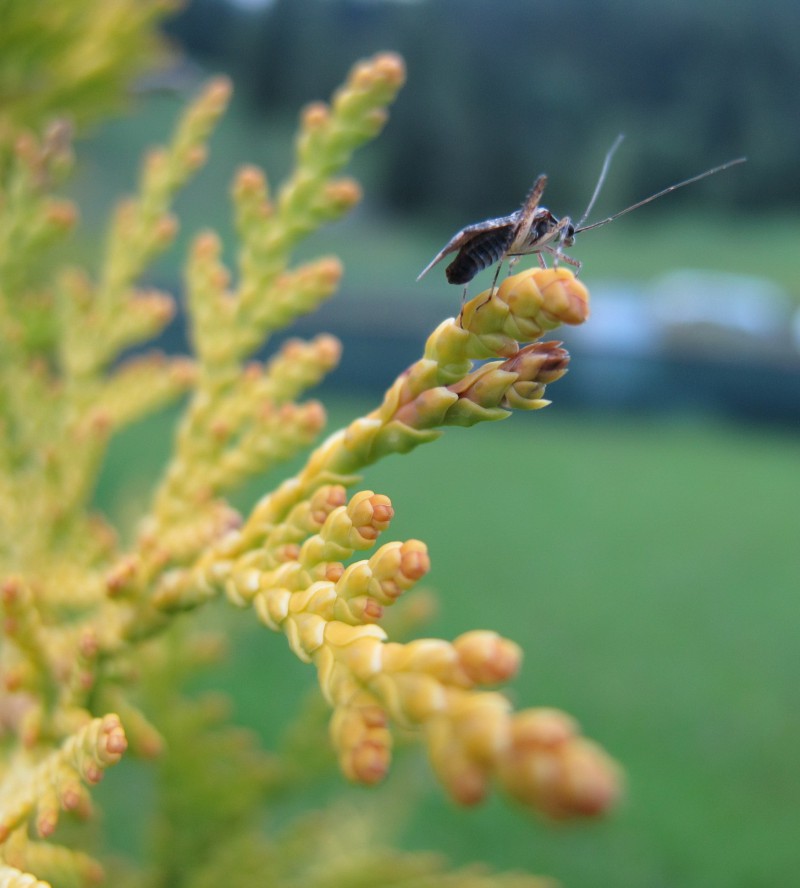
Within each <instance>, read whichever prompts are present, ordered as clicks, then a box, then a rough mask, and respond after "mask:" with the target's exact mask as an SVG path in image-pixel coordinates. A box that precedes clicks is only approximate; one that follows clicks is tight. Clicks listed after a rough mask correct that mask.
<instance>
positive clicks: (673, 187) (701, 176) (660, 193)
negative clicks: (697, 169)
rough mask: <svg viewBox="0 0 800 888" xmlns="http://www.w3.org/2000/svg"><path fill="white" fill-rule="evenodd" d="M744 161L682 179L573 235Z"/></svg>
mask: <svg viewBox="0 0 800 888" xmlns="http://www.w3.org/2000/svg"><path fill="white" fill-rule="evenodd" d="M609 153H610V152H609ZM606 160H608V158H606ZM746 160H747V158H746V157H737V158H735V159H734V160H729V161H728V162H727V163H723V164H720V166H716V167H713V168H712V169H710V170H706V171H705V172H704V173H698V174H697V175H696V176H692V177H691V179H684V180H683V181H682V182H678V183H677V184H675V185H670V186H669V188H664V189H663V190H662V191H658V192H656V193H655V194H651V195H650V197H646V198H645V199H644V200H640V201H639V202H638V203H635V204H633V205H632V206H629V207H626V208H625V209H624V210H620V211H619V212H618V213H614V215H613V216H609V217H608V218H607V219H601V220H600V221H599V222H592V224H591V225H583V226H581V225H578V227H577V228H576V229H575V234H578V232H580V231H589V230H591V229H592V228H599V227H600V226H601V225H607V224H608V223H609V222H613V221H614V219H619V217H620V216H624V215H625V214H626V213H630V212H632V211H633V210H638V209H639V207H643V206H644V205H645V204H649V203H651V202H652V201H654V200H658V198H659V197H664V195H665V194H669V193H670V191H677V190H678V188H683V186H684V185H691V184H692V182H699V181H700V180H701V179H706V178H708V176H713V175H715V174H716V173H721V172H722V171H723V170H727V169H730V167H734V166H738V165H739V164H740V163H744V162H745V161H746ZM604 170H605V167H604ZM601 178H602V177H601ZM592 200H594V198H592ZM584 218H585V217H584ZM581 221H583V220H581Z"/></svg>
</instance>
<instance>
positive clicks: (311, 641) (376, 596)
mask: <svg viewBox="0 0 800 888" xmlns="http://www.w3.org/2000/svg"><path fill="white" fill-rule="evenodd" d="M587 313H588V293H587V291H586V289H585V288H584V287H583V285H582V284H580V283H579V282H578V281H577V280H576V279H575V278H574V276H573V275H572V274H571V272H569V271H567V270H564V269H550V270H543V269H533V270H530V271H526V272H522V273H520V274H518V275H515V276H514V277H510V278H508V279H506V280H505V281H504V282H503V284H502V285H501V287H500V288H499V290H498V291H497V292H496V293H494V294H493V295H491V296H490V295H489V293H482V294H480V295H478V296H476V297H475V299H473V300H472V301H471V302H470V303H468V304H467V305H466V306H465V308H464V311H463V312H462V314H461V316H460V317H459V318H458V319H454V318H451V319H449V320H447V321H444V322H443V323H442V324H441V325H440V326H439V327H438V328H437V330H436V331H434V333H433V334H432V335H431V337H430V338H429V340H428V343H427V345H426V349H425V356H424V357H423V358H422V359H421V360H420V361H418V362H417V363H415V364H413V365H412V366H411V367H410V368H408V370H406V372H405V373H403V374H401V376H400V377H398V379H397V381H396V382H395V384H394V385H393V386H392V387H391V388H390V390H389V392H388V393H387V395H386V398H385V399H384V402H383V404H382V405H381V406H380V407H379V408H378V409H377V410H376V411H374V412H373V413H371V414H369V415H368V416H366V417H364V418H362V419H358V420H356V421H355V422H353V423H352V424H351V425H350V426H349V427H348V428H346V429H344V430H342V431H341V432H338V433H336V434H334V435H333V436H331V437H330V438H329V439H328V440H327V441H326V442H324V443H323V444H322V445H320V447H319V448H318V449H317V450H316V451H315V452H314V453H313V454H312V455H311V457H310V458H309V460H308V462H307V464H306V466H305V467H304V468H303V469H302V470H301V471H300V473H298V475H297V476H296V477H294V478H292V479H290V480H289V481H287V482H285V483H284V484H283V485H282V486H281V487H280V488H278V490H277V491H275V492H274V493H273V494H270V495H268V496H267V497H265V498H264V499H263V500H262V501H261V502H260V503H258V504H257V505H256V507H255V508H254V509H253V512H252V513H251V515H250V517H249V518H248V519H247V520H246V521H245V522H244V524H243V526H242V527H241V528H239V529H236V530H232V531H231V532H230V533H229V534H228V535H227V536H226V537H224V538H223V539H222V540H221V541H220V542H219V543H218V544H217V545H215V546H211V547H210V548H209V549H208V550H207V551H206V552H205V553H204V555H203V556H201V558H200V559H199V560H198V562H197V563H196V564H195V565H194V566H193V567H192V568H190V569H187V570H176V571H172V572H170V573H169V574H167V575H166V576H165V577H164V579H163V580H162V582H161V584H160V586H159V587H158V589H157V591H156V595H155V597H154V599H153V604H154V605H155V606H156V607H157V608H159V609H162V610H167V611H169V610H173V609H184V608H191V607H195V606H197V605H198V604H200V603H201V602H203V601H205V600H207V599H208V598H210V597H212V596H214V595H216V594H217V593H218V592H220V591H224V593H225V594H226V595H227V597H228V598H229V599H230V600H231V601H232V602H233V603H234V604H236V605H237V606H240V607H248V606H252V607H254V609H255V611H256V613H257V615H258V617H259V619H260V620H261V621H262V622H263V623H264V624H265V625H266V626H268V627H269V628H271V629H273V630H276V631H281V632H283V633H284V634H285V635H286V637H287V640H288V642H289V645H290V647H291V649H292V650H293V651H294V653H295V654H296V655H297V656H298V657H299V658H300V659H302V660H304V661H306V662H309V663H314V664H315V666H316V667H317V670H318V674H319V681H320V685H321V687H322V690H323V692H324V694H325V696H326V698H327V699H328V701H329V702H330V704H331V705H332V707H333V717H332V721H331V736H332V739H333V742H334V745H335V746H336V748H337V750H338V752H339V759H340V764H341V767H342V770H343V771H344V773H345V774H346V775H347V776H348V777H350V778H351V779H353V780H357V781H359V782H363V783H375V782H377V781H379V780H381V779H382V778H383V777H384V776H385V774H386V772H387V770H388V767H389V761H390V753H391V732H390V729H389V725H390V722H394V723H396V724H397V725H400V726H403V727H406V728H412V729H416V730H418V731H419V732H420V733H421V734H422V736H423V737H424V740H425V743H426V744H427V747H428V750H429V754H430V757H431V761H432V762H433V765H434V768H435V770H436V773H437V774H438V776H439V777H440V779H441V781H442V783H443V784H444V785H445V787H446V788H447V789H448V791H449V792H450V793H451V794H452V795H453V797H454V798H455V799H457V800H458V801H460V802H463V803H474V802H477V801H479V800H480V799H482V798H483V797H484V796H485V794H486V793H487V791H488V790H489V787H490V785H491V783H492V782H497V783H499V784H500V785H501V786H502V787H503V788H504V789H505V790H506V791H507V792H508V793H509V794H511V795H513V796H514V797H515V798H517V799H519V800H520V801H522V802H523V803H525V804H527V805H528V806H530V807H533V808H536V809H538V810H541V811H544V812H546V813H547V814H549V815H551V816H553V817H568V816H580V815H590V814H596V813H599V812H601V811H603V810H605V809H606V808H607V807H608V806H609V805H610V804H611V803H612V802H613V801H614V799H615V798H616V796H617V794H618V791H619V779H618V778H619V775H618V770H617V768H616V766H615V765H614V764H613V762H612V761H611V760H610V759H609V758H608V756H607V755H606V754H605V753H604V752H602V750H600V749H599V747H597V746H596V745H594V744H593V743H591V742H590V741H588V740H586V739H584V738H582V737H580V736H579V734H578V733H577V728H576V725H575V723H574V722H573V721H572V720H571V719H570V718H569V717H568V716H566V715H564V714H563V713H560V712H558V711H555V710H536V709H532V710H526V711H523V712H518V713H514V712H513V711H512V709H511V706H510V704H509V703H508V701H507V700H506V698H505V697H503V696H502V695H501V694H499V693H497V692H494V691H486V690H483V689H482V687H483V686H485V685H494V684H498V683H502V682H504V681H507V680H508V679H510V678H511V677H513V675H514V674H515V672H516V671H517V668H518V665H519V661H520V651H519V649H518V648H517V646H516V645H514V644H513V643H512V642H509V641H507V640H505V639H502V638H500V637H498V636H497V635H495V634H494V633H491V632H470V633H467V634H466V635H464V636H461V637H460V638H458V639H456V640H455V641H454V642H452V643H450V642H446V641H441V640H436V639H426V640H422V641H414V642H410V643H408V644H405V645H403V644H397V643H393V642H390V641H389V640H388V638H387V635H386V633H385V632H384V630H383V629H382V628H381V627H380V626H378V625H377V624H378V623H379V621H380V620H381V619H382V617H383V615H384V610H385V608H387V607H389V606H391V605H392V604H393V603H394V602H395V601H396V600H397V598H398V597H399V596H400V595H401V594H402V593H403V592H405V591H406V590H408V589H409V588H411V586H413V585H414V584H415V583H416V582H417V581H418V580H419V579H420V578H421V577H422V576H424V574H425V573H427V571H428V568H429V561H428V555H427V550H426V548H425V545H424V544H423V543H421V542H420V541H418V540H409V541H406V542H403V543H396V542H393V543H387V544H385V545H383V546H380V547H379V548H378V549H377V550H376V551H375V552H374V553H373V555H372V556H371V557H370V558H368V559H366V560H361V561H355V562H352V563H348V562H349V559H350V558H351V557H352V556H353V554H354V553H355V552H358V551H362V550H365V549H370V548H372V547H373V546H374V545H375V541H376V539H377V537H378V535H379V534H381V533H383V532H384V531H385V530H386V529H387V527H388V524H389V521H390V520H391V518H392V515H393V509H392V506H391V503H390V502H389V500H388V498H387V497H385V496H381V495H378V494H375V493H373V492H372V491H361V492H359V493H357V494H355V495H354V496H353V497H352V498H351V499H350V500H349V501H347V502H346V501H345V485H349V484H352V482H353V477H354V476H353V473H354V472H357V471H358V470H360V469H361V468H363V467H364V466H366V465H367V464H368V463H370V462H372V461H374V460H375V459H377V458H379V457H380V456H383V455H385V454H387V453H391V452H405V451H407V450H409V449H411V448H412V447H414V446H416V445H417V444H419V443H422V442H423V441H427V440H431V439H432V438H434V437H436V436H438V435H439V434H441V431H439V427H441V426H447V425H472V424H474V423H476V422H479V421H481V420H491V419H499V418H502V417H504V416H507V415H508V414H509V411H510V410H511V409H514V408H520V407H521V408H522V409H538V408H540V407H543V406H545V405H546V404H547V403H549V402H547V401H546V400H544V399H543V397H542V395H543V392H544V388H545V385H546V384H549V383H550V382H553V381H555V380H557V379H558V378H559V377H560V376H562V375H563V374H564V372H565V370H566V364H567V360H568V358H567V354H566V352H565V351H564V350H563V349H561V348H560V347H559V344H558V343H541V342H535V343H532V344H530V345H523V344H521V342H520V339H523V341H524V340H525V339H529V338H534V339H535V338H537V337H538V336H541V335H542V333H543V332H545V331H546V330H548V329H552V328H553V327H555V326H557V325H558V324H559V323H565V322H566V323H580V322H581V321H582V320H584V319H585V317H586V316H587ZM523 337H524V338H523ZM487 357H498V358H500V360H495V361H489V362H487V363H484V364H482V365H481V366H480V367H479V368H478V369H477V370H473V369H472V363H473V360H475V359H482V358H487ZM332 480H337V481H338V482H339V483H335V484H331V483H330V482H331V481H332Z"/></svg>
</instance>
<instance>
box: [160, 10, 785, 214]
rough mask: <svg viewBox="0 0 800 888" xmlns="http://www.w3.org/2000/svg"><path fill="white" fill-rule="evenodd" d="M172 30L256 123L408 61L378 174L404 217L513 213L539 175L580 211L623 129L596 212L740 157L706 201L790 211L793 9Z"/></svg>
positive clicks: (246, 19) (303, 16) (339, 18)
mask: <svg viewBox="0 0 800 888" xmlns="http://www.w3.org/2000/svg"><path fill="white" fill-rule="evenodd" d="M168 30H169V33H170V35H171V36H172V37H174V38H175V39H176V40H177V41H178V42H179V43H180V44H182V45H183V46H184V47H185V48H186V49H187V50H188V52H189V53H190V54H191V55H193V56H194V57H195V58H197V59H199V60H200V61H202V62H204V63H207V64H209V65H212V66H213V67H215V68H218V69H219V68H222V69H225V70H228V71H229V72H230V73H231V74H232V75H233V76H234V78H235V80H236V83H237V89H238V90H239V92H240V94H241V93H244V94H245V95H246V96H247V98H248V99H249V101H250V102H251V103H252V105H253V107H254V112H255V113H259V114H276V113H284V114H290V113H291V114H294V113H295V110H296V108H297V107H298V106H299V105H301V104H303V103H304V102H307V101H309V100H311V99H314V98H317V97H322V96H325V95H326V94H328V92H329V89H330V88H331V86H332V85H334V84H335V83H337V82H339V80H340V79H341V77H342V74H343V72H344V71H345V70H347V69H348V68H349V66H350V65H351V64H352V62H353V61H354V60H355V59H356V58H359V57H362V56H365V55H369V54H371V53H373V52H374V51H375V50H377V49H394V50H397V51H399V52H400V53H402V54H403V56H404V57H405V59H406V61H407V62H408V69H409V75H410V77H409V84H408V87H407V89H406V90H405V91H404V93H403V95H402V97H401V99H400V101H399V102H398V104H397V107H396V109H395V110H394V111H393V120H392V123H391V124H390V127H391V129H390V132H389V133H388V134H387V135H386V136H385V137H384V139H382V140H381V146H380V150H381V152H382V153H381V154H380V155H379V156H378V157H377V159H376V161H375V163H376V164H377V166H378V170H377V171H376V173H377V174H376V176H375V177H374V180H375V183H377V184H378V185H379V187H380V194H379V195H377V197H378V198H379V199H380V200H381V201H383V202H384V203H385V204H387V205H388V206H390V207H392V208H393V209H396V210H399V211H403V212H415V213H416V212H423V211H424V212H426V213H431V212H433V213H437V212H438V213H440V214H442V215H448V216H449V215H452V216H453V217H458V218H461V219H467V218H472V217H473V216H474V217H480V216H481V215H482V214H483V215H486V214H487V212H497V213H505V212H509V211H510V210H511V209H513V208H515V207H516V206H517V205H518V204H519V203H520V201H521V199H522V197H524V191H525V189H527V187H528V185H529V184H530V183H531V182H532V180H533V178H534V177H535V175H536V174H537V173H539V172H541V171H544V170H546V171H547V172H548V173H549V174H550V177H551V186H550V195H549V196H550V201H549V202H550V205H551V206H553V207H554V209H556V211H557V212H559V213H560V212H570V213H572V214H573V215H580V213H581V211H582V208H583V206H584V205H585V203H586V201H587V199H588V197H589V195H590V194H591V190H592V187H593V185H594V180H595V178H596V176H597V173H598V171H599V169H600V165H601V163H602V158H603V155H604V153H605V151H606V150H607V148H608V146H609V145H610V143H611V141H612V140H613V138H614V136H615V135H616V134H617V133H618V132H620V131H623V132H625V133H626V134H627V137H628V141H627V143H626V145H624V146H623V148H622V150H621V151H620V154H619V156H618V159H617V160H616V161H615V166H614V169H613V174H612V176H610V177H609V181H608V185H607V187H606V192H605V193H604V195H603V200H602V209H598V212H599V213H603V214H605V212H610V211H611V210H613V209H617V208H619V207H620V206H621V203H620V201H622V200H625V201H629V200H635V199H637V198H640V197H642V196H644V195H646V194H648V193H650V192H652V191H655V190H657V189H658V188H660V187H663V186H664V185H667V184H670V183H671V182H674V181H678V180H680V179H682V178H685V177H687V176H689V175H692V174H694V173H697V172H699V171H700V170H702V169H704V168H705V167H709V166H713V165H714V164H717V163H720V162H722V161H724V160H728V159H730V158H732V157H735V156H738V155H740V154H747V155H748V156H749V158H750V163H749V164H748V165H747V167H745V168H743V169H742V170H740V171H738V172H737V174H736V175H727V176H724V177H720V179H724V182H722V181H720V180H716V181H715V180H711V181H710V182H709V183H708V184H707V187H708V188H709V190H710V191H713V193H714V197H713V203H714V205H715V206H717V207H720V208H724V207H725V206H731V205H732V204H734V203H736V204H737V205H738V206H739V207H742V206H744V205H747V206H748V207H749V208H753V209H754V211H755V212H757V213H758V212H761V211H763V212H767V211H772V210H783V211H788V210H789V209H790V208H792V207H796V206H797V205H798V203H800V165H799V164H798V158H797V152H798V145H800V52H798V47H800V3H798V2H797V0H760V2H759V0H704V2H701V3H697V2H696V0H670V2H669V3H641V2H640V0H559V2H557V3H548V2H538V0H499V2H487V0H417V2H408V0H407V2H390V0H274V2H272V3H270V4H268V5H266V6H263V7H261V8H247V7H246V6H242V5H232V4H230V3H228V2H225V0H193V2H192V3H190V5H189V6H188V7H187V8H186V9H185V10H184V11H183V12H182V13H181V14H180V15H179V16H178V17H176V18H175V19H174V20H173V21H172V22H171V23H170V25H169V27H168ZM370 184H371V185H372V187H373V189H374V187H375V184H373V183H370ZM372 197H373V198H375V197H376V195H375V193H374V191H373V193H372ZM685 199H686V196H685V195H676V196H675V197H674V198H671V199H670V203H671V205H672V206H673V207H674V206H675V203H673V201H680V200H685Z"/></svg>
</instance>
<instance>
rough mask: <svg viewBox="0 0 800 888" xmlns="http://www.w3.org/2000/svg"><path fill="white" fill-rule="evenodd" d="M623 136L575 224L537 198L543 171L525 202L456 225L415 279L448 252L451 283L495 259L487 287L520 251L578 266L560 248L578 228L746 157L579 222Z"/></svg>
mask: <svg viewBox="0 0 800 888" xmlns="http://www.w3.org/2000/svg"><path fill="white" fill-rule="evenodd" d="M622 138H623V137H622V136H621V135H620V136H617V138H616V140H615V141H614V144H613V145H612V146H611V148H610V149H609V151H608V153H607V154H606V157H605V160H604V161H603V168H602V170H601V171H600V176H599V178H598V180H597V185H596V186H595V189H594V193H593V194H592V199H591V200H590V201H589V205H588V206H587V207H586V212H585V213H584V214H583V216H582V217H581V219H580V221H579V222H578V223H577V224H575V223H574V222H573V221H572V219H571V218H570V217H569V216H562V217H561V219H557V218H556V217H555V216H554V215H553V214H552V213H551V212H550V210H548V209H547V208H546V207H542V206H539V201H540V200H541V199H542V194H543V193H544V189H545V186H546V185H547V176H545V175H544V174H542V175H540V176H539V177H538V178H537V179H536V181H535V182H534V183H533V188H531V190H530V193H529V194H528V196H527V198H526V199H525V203H524V204H523V205H522V207H521V208H520V209H518V210H516V212H513V213H510V214H509V215H508V216H499V217H498V218H496V219H487V220H486V221H484V222H476V223H475V224H473V225H468V226H467V227H466V228H462V229H461V231H459V232H458V233H457V234H455V235H453V237H452V238H451V239H450V240H449V241H448V242H447V243H446V244H445V245H444V247H443V248H442V249H441V250H440V251H439V252H438V253H437V254H436V255H435V256H434V257H433V259H432V260H431V261H430V262H429V263H428V265H426V266H425V268H424V269H423V270H422V271H421V272H420V274H419V277H417V280H420V279H421V278H422V277H423V276H424V275H426V274H427V273H428V272H429V271H430V270H431V269H432V268H433V266H434V265H436V264H437V263H438V262H440V261H441V260H442V259H444V257H445V256H447V255H449V254H450V253H456V257H455V259H454V260H453V261H452V262H451V263H450V264H449V265H448V266H447V268H446V269H445V275H446V276H447V280H448V282H449V283H451V284H468V283H469V282H470V281H471V280H472V279H473V278H474V277H475V275H476V274H478V272H479V271H483V269H484V268H489V267H490V266H491V265H494V264H495V262H497V263H499V264H498V266H497V271H496V272H495V276H494V280H493V281H492V288H491V290H490V292H494V288H495V285H496V284H497V278H498V276H499V274H500V268H501V267H502V264H503V262H504V261H505V260H506V259H509V271H510V270H511V268H513V266H514V265H515V264H516V263H517V262H518V261H519V259H520V257H521V256H525V255H528V254H529V253H536V254H537V256H538V258H539V264H540V265H541V266H542V268H545V267H546V265H545V260H544V256H543V254H544V253H547V254H549V255H550V256H552V257H553V263H554V264H557V263H558V262H559V261H562V260H563V261H564V262H566V263H567V264H568V265H572V266H573V267H575V268H576V269H580V267H581V263H580V262H579V261H578V260H577V259H574V258H573V257H572V256H567V255H566V254H565V253H564V249H565V248H569V247H571V246H572V245H573V244H574V243H575V235H577V234H579V233H580V232H582V231H589V230H590V229H592V228H599V227H600V226H601V225H607V224H608V223H609V222H613V221H614V219H618V218H619V217H620V216H624V215H625V214H626V213H630V212H631V211H632V210H637V209H639V207H643V206H644V205H645V204H648V203H650V202H651V201H654V200H657V199H658V198H659V197H663V196H664V195H665V194H669V193H670V191H675V190H677V189H678V188H683V186H684V185H691V184H692V182H699V181H700V179H705V178H706V177H707V176H713V175H715V174H716V173H721V172H722V171H723V170H727V169H729V168H730V167H732V166H736V165H737V164H740V163H744V162H745V160H746V159H747V158H745V157H737V158H736V159H735V160H729V161H728V162H727V163H723V164H722V165H721V166H717V167H713V168H712V169H710V170H706V171H705V172H704V173H700V174H698V175H697V176H692V177H691V178H690V179H684V180H683V181H682V182H678V183H677V184H676V185H670V186H669V187H668V188H664V189H663V190H662V191H658V192H656V194H651V195H650V197H646V198H645V199H644V200H640V201H638V202H637V203H635V204H632V205H631V206H629V207H626V208H625V209H624V210H620V211H619V212H618V213H615V214H614V215H613V216H609V217H608V218H606V219H601V220H600V221H599V222H593V223H592V224H591V225H584V224H583V223H584V222H585V221H586V219H587V218H588V216H589V213H591V211H592V207H593V206H594V204H595V201H596V200H597V196H598V195H599V194H600V189H601V187H602V185H603V181H604V180H605V177H606V173H607V172H608V167H609V165H610V163H611V158H612V157H613V156H614V152H615V151H616V150H617V148H618V147H619V145H620V143H621V142H622ZM466 294H467V288H466V286H465V287H464V298H466Z"/></svg>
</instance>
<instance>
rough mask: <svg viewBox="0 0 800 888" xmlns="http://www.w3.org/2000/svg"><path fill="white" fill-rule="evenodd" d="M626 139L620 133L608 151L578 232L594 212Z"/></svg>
mask: <svg viewBox="0 0 800 888" xmlns="http://www.w3.org/2000/svg"><path fill="white" fill-rule="evenodd" d="M624 138H625V135H624V134H623V133H620V134H619V135H618V136H617V138H616V139H614V144H613V145H612V146H611V147H610V148H609V149H608V154H606V159H605V160H604V161H603V169H602V170H600V178H599V179H598V180H597V185H595V186H594V194H593V195H592V199H591V200H590V201H589V206H588V207H586V212H585V213H584V214H583V215H582V216H581V221H580V222H578V224H577V226H576V228H577V229H578V231H582V230H583V229H582V228H581V225H583V223H584V222H585V221H586V220H587V219H588V218H589V213H591V212H592V207H593V206H594V202H595V201H596V200H597V196H598V195H599V194H600V189H601V188H602V187H603V182H605V180H606V173H607V172H608V168H609V166H611V158H612V157H613V156H614V154H615V152H616V150H617V148H619V146H620V144H621V143H622V140H623V139H624Z"/></svg>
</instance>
